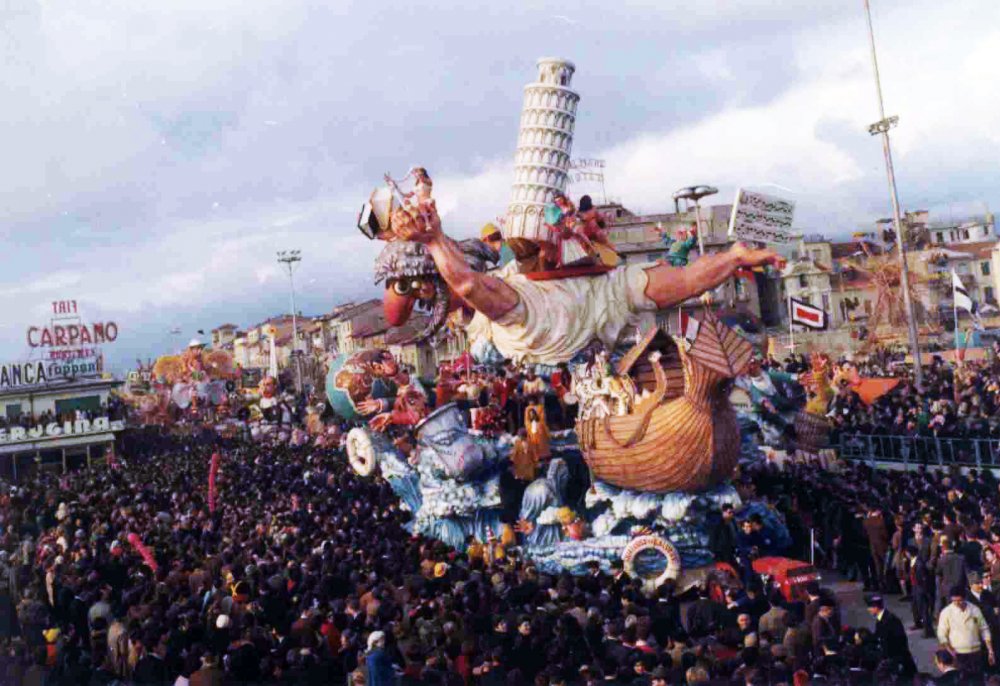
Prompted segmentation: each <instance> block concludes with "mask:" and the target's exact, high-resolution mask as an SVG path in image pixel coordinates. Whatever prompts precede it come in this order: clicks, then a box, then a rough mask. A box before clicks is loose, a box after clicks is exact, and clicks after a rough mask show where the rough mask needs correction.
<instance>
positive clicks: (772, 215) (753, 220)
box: [729, 188, 795, 243]
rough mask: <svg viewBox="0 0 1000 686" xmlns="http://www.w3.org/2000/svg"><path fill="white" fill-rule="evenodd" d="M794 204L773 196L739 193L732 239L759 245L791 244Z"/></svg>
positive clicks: (730, 231)
mask: <svg viewBox="0 0 1000 686" xmlns="http://www.w3.org/2000/svg"><path fill="white" fill-rule="evenodd" d="M794 214H795V203H794V202H792V201H790V200H784V199H783V198H778V197H776V196H773V195H765V194H764V193H754V192H752V191H748V190H745V189H743V188H741V189H739V190H738V191H736V201H735V202H733V214H732V216H731V217H730V218H729V237H730V238H732V239H736V240H741V241H748V242H756V243H788V242H790V241H791V240H792V217H793V215H794Z"/></svg>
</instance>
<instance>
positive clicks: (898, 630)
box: [866, 595, 917, 679]
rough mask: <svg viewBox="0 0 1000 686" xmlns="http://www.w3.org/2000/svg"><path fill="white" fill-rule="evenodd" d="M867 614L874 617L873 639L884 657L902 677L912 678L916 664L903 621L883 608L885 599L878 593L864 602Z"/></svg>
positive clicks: (915, 670)
mask: <svg viewBox="0 0 1000 686" xmlns="http://www.w3.org/2000/svg"><path fill="white" fill-rule="evenodd" d="M866 604H867V606H868V614H870V615H871V616H872V617H874V618H875V640H876V641H878V645H879V649H880V650H881V651H882V655H883V656H885V658H886V659H888V660H890V661H891V662H892V663H893V664H894V665H896V669H898V670H899V674H900V675H901V676H902V677H903V678H904V679H912V678H913V675H914V674H916V672H917V665H916V663H915V662H914V661H913V655H912V654H911V653H910V643H909V640H908V639H907V637H906V629H905V628H903V622H902V621H901V620H900V619H899V617H897V616H896V615H894V614H892V613H891V612H889V611H888V610H887V609H885V601H884V600H883V598H882V596H880V595H873V596H870V597H869V598H868V602H867V603H866Z"/></svg>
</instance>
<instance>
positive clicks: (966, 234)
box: [962, 229, 969, 241]
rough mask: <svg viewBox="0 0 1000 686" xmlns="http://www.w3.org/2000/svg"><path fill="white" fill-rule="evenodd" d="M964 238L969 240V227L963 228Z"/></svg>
mask: <svg viewBox="0 0 1000 686" xmlns="http://www.w3.org/2000/svg"><path fill="white" fill-rule="evenodd" d="M962 239H963V240H966V241H967V240H969V230H968V229H962Z"/></svg>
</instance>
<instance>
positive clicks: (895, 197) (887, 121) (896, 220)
mask: <svg viewBox="0 0 1000 686" xmlns="http://www.w3.org/2000/svg"><path fill="white" fill-rule="evenodd" d="M864 3H865V18H866V19H867V21H868V40H869V43H870V44H871V53H872V69H873V70H874V72H875V93H876V95H877V96H878V114H879V120H878V121H877V122H875V123H874V124H872V125H871V126H869V127H868V133H870V134H871V135H873V136H877V135H879V134H881V136H882V152H883V154H884V155H885V170H886V174H887V175H888V177H889V199H890V200H891V201H892V223H893V227H894V229H895V231H896V249H897V251H898V252H899V280H900V287H901V288H902V289H903V306H904V307H905V308H906V324H907V333H908V334H909V339H910V354H911V355H912V356H913V371H914V376H915V379H916V382H917V386H918V387H919V386H923V383H924V370H923V365H922V360H921V359H920V339H919V336H918V333H917V317H916V313H915V312H914V310H913V300H912V298H910V270H909V266H908V265H907V263H906V246H905V244H904V242H903V222H902V220H901V218H900V213H899V193H898V192H897V190H896V172H895V170H894V169H893V166H892V148H891V147H890V145H889V129H891V128H892V127H893V126H895V125H896V124H898V123H899V117H897V116H892V117H886V116H885V105H884V104H883V102H882V81H881V79H880V77H879V72H878V57H877V56H876V54H875V30H874V29H873V28H872V10H871V5H870V4H869V0H864Z"/></svg>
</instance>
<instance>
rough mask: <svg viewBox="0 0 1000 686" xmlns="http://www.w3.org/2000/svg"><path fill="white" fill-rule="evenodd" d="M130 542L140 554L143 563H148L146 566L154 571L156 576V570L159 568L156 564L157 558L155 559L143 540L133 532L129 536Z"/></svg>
mask: <svg viewBox="0 0 1000 686" xmlns="http://www.w3.org/2000/svg"><path fill="white" fill-rule="evenodd" d="M128 542H129V543H130V544H131V545H132V547H133V548H135V552H137V553H139V556H140V557H141V558H142V561H143V562H145V563H146V566H147V567H149V568H150V569H151V570H153V574H156V570H157V569H159V567H158V566H157V564H156V558H154V557H153V553H152V552H151V551H150V549H149V548H147V547H146V546H145V545H144V544H143V542H142V539H141V538H139V534H137V533H135V532H133V533H130V534H129V535H128Z"/></svg>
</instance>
